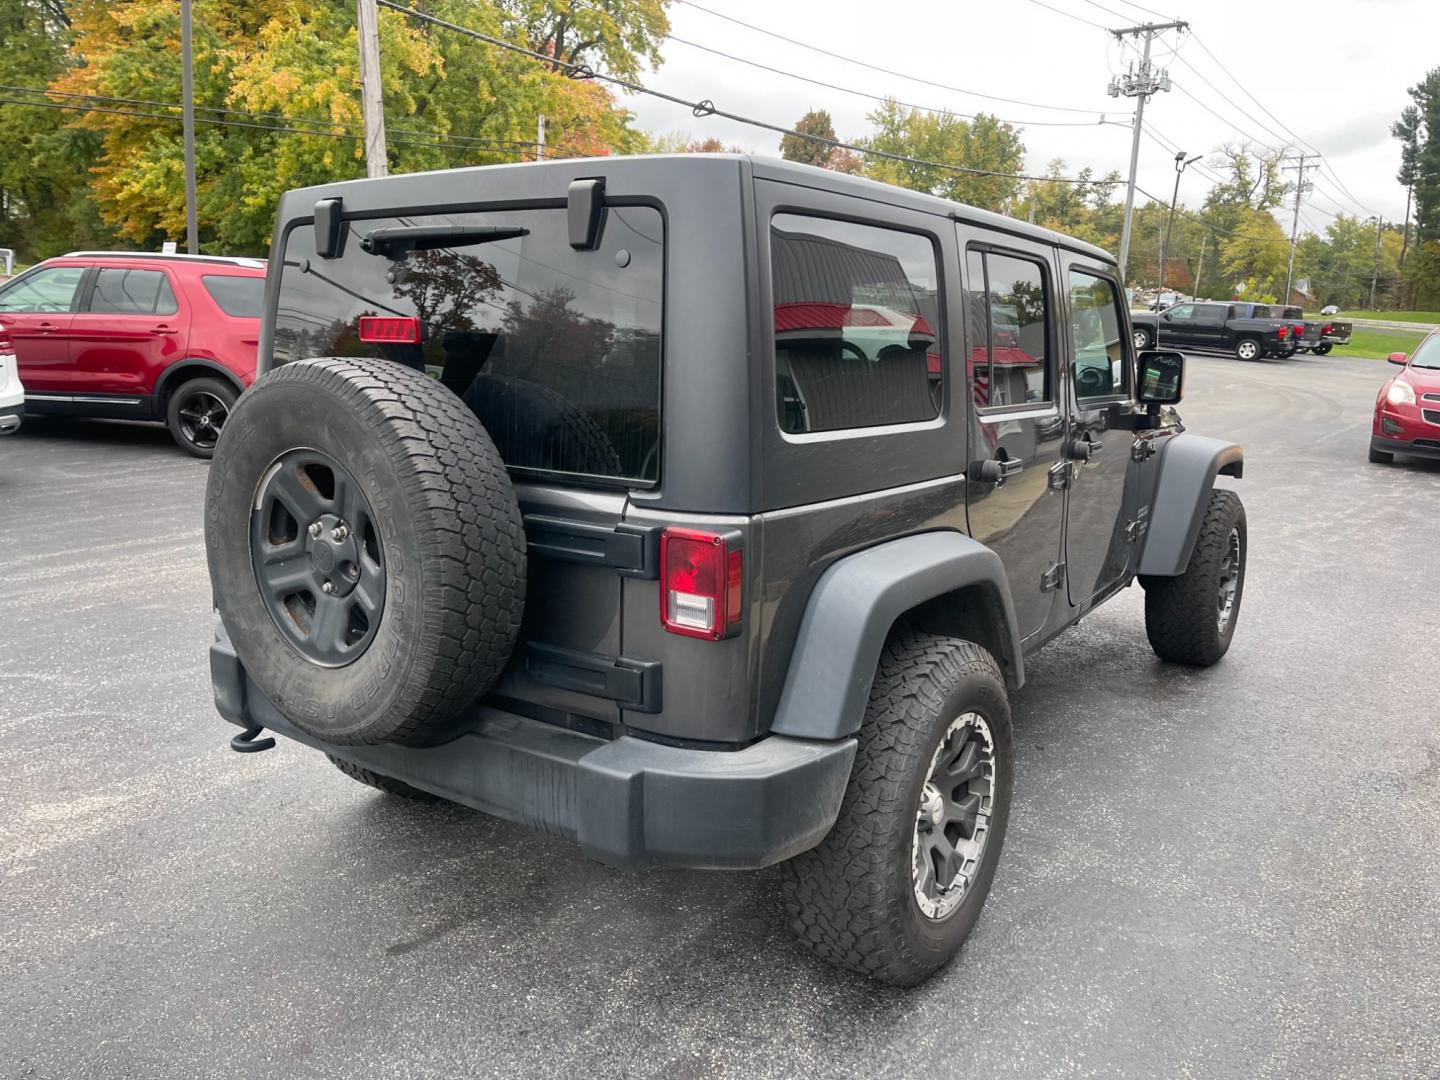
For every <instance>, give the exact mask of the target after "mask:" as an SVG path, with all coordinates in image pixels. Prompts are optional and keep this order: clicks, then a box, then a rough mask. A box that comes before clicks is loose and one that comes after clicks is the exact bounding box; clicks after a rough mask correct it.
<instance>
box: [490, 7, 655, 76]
mask: <svg viewBox="0 0 1440 1080" xmlns="http://www.w3.org/2000/svg"><path fill="white" fill-rule="evenodd" d="M668 2H669V0H499V3H498V4H497V5H496V6H498V8H499V9H500V20H501V25H502V27H503V28H504V29H505V31H506V32H507V34H509V35H510V36H512V37H517V38H519V39H520V40H523V41H526V42H528V43H529V45H530V47H531V48H532V49H534V50H535V51H536V52H543V53H545V54H546V55H547V56H553V57H554V58H555V59H556V60H557V61H562V62H564V63H569V64H589V65H591V66H592V67H593V66H595V65H597V64H598V65H600V66H601V67H603V68H604V69H605V70H607V71H609V72H610V73H611V74H614V75H618V76H620V77H621V78H623V79H634V78H636V77H637V76H638V75H639V74H640V68H641V65H642V64H649V65H651V66H653V67H658V66H659V64H660V43H661V42H662V41H664V39H665V35H666V34H668V33H669V32H670V18H669V16H668V15H666V13H665V6H666V4H667V3H668ZM482 6H484V5H478V4H468V5H466V11H467V14H469V15H470V17H471V18H474V17H475V16H476V15H478V14H479V13H478V12H477V11H476V8H478V7H482ZM466 25H472V24H471V23H468V22H467V23H466ZM554 70H555V71H557V72H560V71H563V68H562V67H561V66H560V65H559V64H556V65H554Z"/></svg>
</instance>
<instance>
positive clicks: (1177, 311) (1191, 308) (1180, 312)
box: [1166, 304, 1195, 319]
mask: <svg viewBox="0 0 1440 1080" xmlns="http://www.w3.org/2000/svg"><path fill="white" fill-rule="evenodd" d="M1166 314H1168V315H1169V316H1170V317H1171V318H1172V319H1193V318H1194V317H1195V305H1194V304H1180V305H1178V306H1176V307H1172V308H1171V309H1170V310H1169V311H1168V312H1166Z"/></svg>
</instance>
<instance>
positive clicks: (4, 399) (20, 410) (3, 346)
mask: <svg viewBox="0 0 1440 1080" xmlns="http://www.w3.org/2000/svg"><path fill="white" fill-rule="evenodd" d="M24 413H25V387H24V386H23V385H21V383H20V371H19V367H18V365H17V364H16V363H15V347H14V345H13V344H12V343H11V341H10V334H9V332H8V331H7V330H6V329H5V324H4V323H0V435H9V434H10V433H11V432H12V431H17V430H18V429H19V427H20V418H21V417H22V416H23V415H24Z"/></svg>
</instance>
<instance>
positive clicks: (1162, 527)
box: [1139, 432, 1245, 577]
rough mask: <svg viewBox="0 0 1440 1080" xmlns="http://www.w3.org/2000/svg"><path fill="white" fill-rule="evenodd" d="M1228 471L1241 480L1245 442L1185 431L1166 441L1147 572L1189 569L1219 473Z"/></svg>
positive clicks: (1173, 573)
mask: <svg viewBox="0 0 1440 1080" xmlns="http://www.w3.org/2000/svg"><path fill="white" fill-rule="evenodd" d="M1222 474H1223V475H1225V476H1233V477H1235V478H1236V479H1237V480H1238V479H1239V478H1240V477H1241V476H1243V475H1244V474H1245V448H1244V447H1242V446H1240V445H1239V444H1238V443H1232V442H1226V441H1224V440H1223V439H1207V438H1205V437H1203V436H1200V435H1189V434H1185V433H1183V432H1182V433H1181V434H1179V435H1172V436H1171V437H1170V438H1168V439H1166V440H1165V442H1164V445H1163V446H1162V447H1161V449H1160V462H1159V469H1158V475H1157V477H1156V480H1155V497H1154V499H1153V500H1152V501H1151V504H1150V515H1149V525H1148V527H1147V528H1146V530H1145V546H1144V548H1143V549H1142V550H1141V552H1140V563H1139V573H1140V576H1141V577H1178V576H1179V575H1181V574H1183V573H1184V572H1185V568H1186V567H1187V566H1189V565H1190V554H1191V552H1193V551H1194V550H1195V539H1196V537H1198V536H1199V535H1200V526H1201V524H1202V522H1203V521H1204V519H1205V507H1206V506H1207V505H1208V504H1209V502H1210V492H1211V491H1212V490H1214V487H1215V477H1216V476H1219V475H1222Z"/></svg>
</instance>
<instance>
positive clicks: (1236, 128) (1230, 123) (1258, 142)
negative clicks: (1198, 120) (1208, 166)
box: [1174, 83, 1280, 154]
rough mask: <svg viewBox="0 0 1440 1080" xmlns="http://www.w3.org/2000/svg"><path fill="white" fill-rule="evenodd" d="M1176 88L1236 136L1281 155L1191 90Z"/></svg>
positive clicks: (1178, 86) (1178, 85) (1179, 86)
mask: <svg viewBox="0 0 1440 1080" xmlns="http://www.w3.org/2000/svg"><path fill="white" fill-rule="evenodd" d="M1174 86H1175V89H1176V90H1179V91H1180V93H1182V94H1184V95H1185V96H1186V97H1187V98H1189V99H1190V100H1191V101H1193V102H1194V103H1195V104H1196V105H1199V106H1200V108H1202V109H1204V110H1205V111H1206V112H1208V113H1209V114H1210V115H1211V116H1213V117H1215V119H1216V120H1219V121H1220V122H1221V123H1222V124H1224V125H1225V126H1226V127H1227V128H1229V129H1230V130H1232V131H1234V132H1235V133H1236V134H1238V135H1243V136H1244V137H1245V138H1246V139H1248V140H1249V141H1250V142H1253V143H1254V144H1255V145H1256V146H1258V147H1260V149H1262V150H1265V151H1267V152H1268V153H1271V154H1279V153H1280V151H1279V150H1277V149H1276V148H1275V147H1273V146H1271V145H1270V144H1269V143H1267V142H1266V141H1265V140H1264V139H1257V138H1256V137H1255V136H1254V135H1252V134H1250V132H1248V131H1246V130H1245V129H1244V128H1242V127H1241V126H1240V125H1239V124H1237V123H1235V121H1233V120H1227V119H1225V117H1223V116H1221V115H1220V114H1219V113H1218V112H1216V111H1215V110H1214V109H1212V108H1211V107H1210V106H1209V105H1206V104H1205V102H1203V101H1201V100H1200V99H1199V98H1197V97H1196V96H1195V95H1194V94H1192V93H1190V91H1189V90H1186V89H1185V87H1183V86H1181V85H1180V84H1179V83H1175V84H1174Z"/></svg>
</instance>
